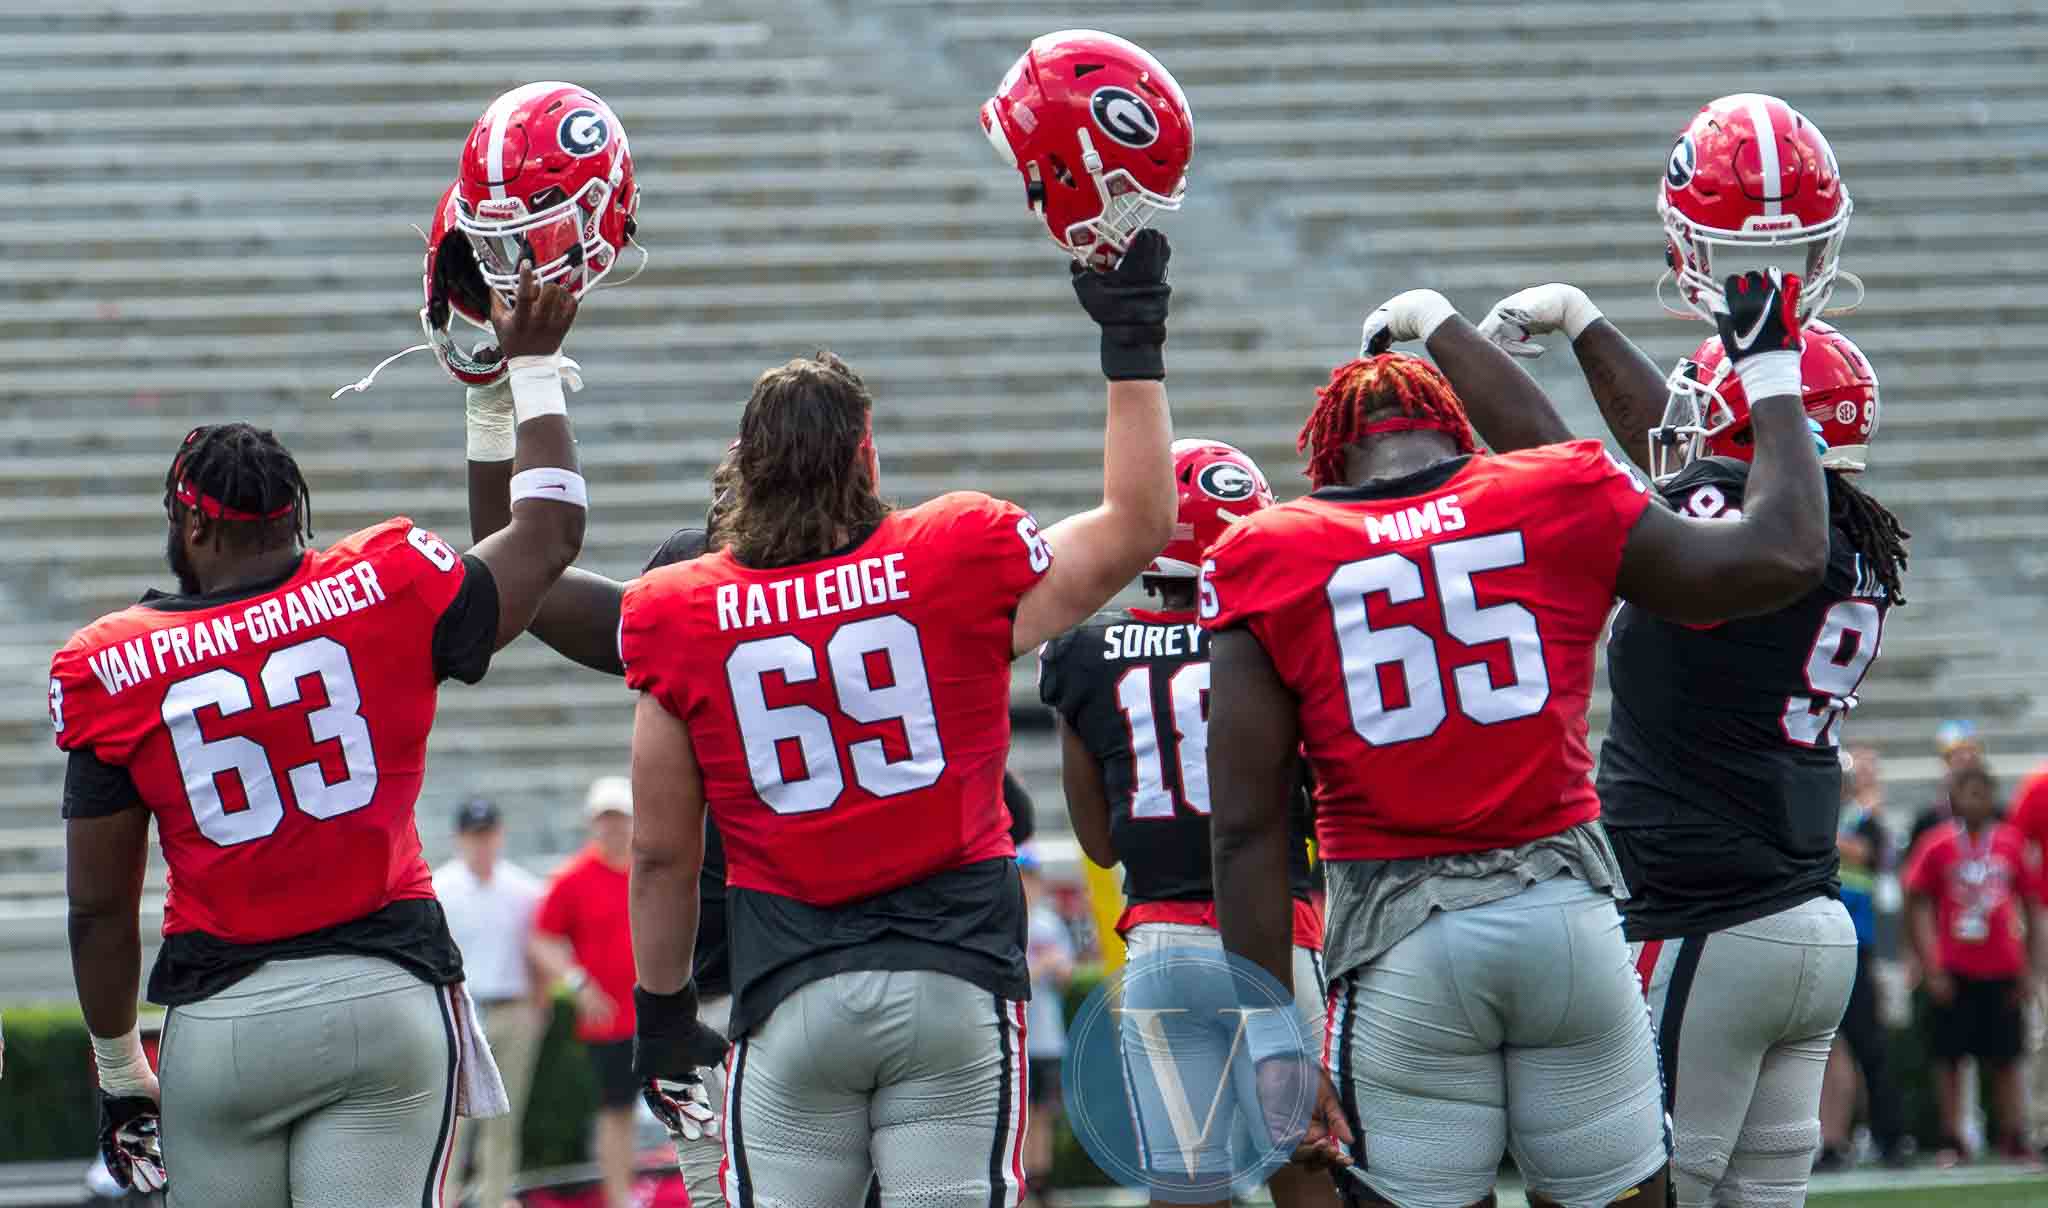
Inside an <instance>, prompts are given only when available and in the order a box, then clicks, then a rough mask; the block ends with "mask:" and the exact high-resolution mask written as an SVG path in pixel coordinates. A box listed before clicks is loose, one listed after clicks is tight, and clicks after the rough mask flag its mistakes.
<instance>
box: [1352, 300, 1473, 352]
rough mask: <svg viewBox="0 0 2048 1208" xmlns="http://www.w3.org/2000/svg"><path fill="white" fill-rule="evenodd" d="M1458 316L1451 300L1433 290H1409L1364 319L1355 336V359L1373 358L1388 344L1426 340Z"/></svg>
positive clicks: (1386, 302)
mask: <svg viewBox="0 0 2048 1208" xmlns="http://www.w3.org/2000/svg"><path fill="white" fill-rule="evenodd" d="M1457 313H1458V308H1457V307H1455V306H1452V305H1451V300H1450V299H1449V298H1446V297H1444V296H1443V295H1442V294H1440V293H1438V292H1436V291H1435V290H1433V289H1411V290H1409V291H1408V292H1407V293H1405V294H1395V295H1394V296H1393V297H1391V298H1389V299H1387V300H1386V301H1385V302H1383V303H1381V304H1380V308H1379V309H1378V310H1375V311H1373V312H1372V313H1371V314H1369V315H1367V316H1365V327H1364V329H1363V330H1362V331H1360V332H1359V336H1358V355H1359V356H1362V357H1369V356H1375V355H1377V354H1379V353H1382V352H1385V351H1386V350H1387V347H1388V346H1389V345H1392V344H1405V343H1407V342H1408V341H1410V340H1427V339H1429V337H1430V335H1431V334H1432V333H1433V332H1435V331H1436V329H1437V328H1438V327H1439V326H1441V325H1442V324H1443V321H1444V320H1445V319H1448V318H1450V317H1451V316H1452V315H1455V314H1457Z"/></svg>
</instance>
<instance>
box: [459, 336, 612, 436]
mask: <svg viewBox="0 0 2048 1208" xmlns="http://www.w3.org/2000/svg"><path fill="white" fill-rule="evenodd" d="M560 368H561V373H562V384H563V385H564V386H567V387H568V388H569V389H570V391H571V392H574V391H577V390H581V389H583V373H582V369H583V367H582V366H581V365H578V364H577V363H576V362H575V361H574V360H571V359H570V358H568V357H563V358H561V366H560ZM463 401H464V403H465V407H464V411H465V414H466V415H467V417H468V431H469V441H468V449H469V453H468V456H469V460H471V461H511V460H512V456H513V452H514V449H515V448H516V447H517V443H518V435H517V433H518V430H519V422H518V419H517V418H516V417H515V416H514V415H513V413H512V376H511V375H510V374H505V375H504V376H501V377H500V378H498V380H497V381H495V382H492V383H491V384H490V385H488V386H470V387H467V388H465V389H464V391H463Z"/></svg>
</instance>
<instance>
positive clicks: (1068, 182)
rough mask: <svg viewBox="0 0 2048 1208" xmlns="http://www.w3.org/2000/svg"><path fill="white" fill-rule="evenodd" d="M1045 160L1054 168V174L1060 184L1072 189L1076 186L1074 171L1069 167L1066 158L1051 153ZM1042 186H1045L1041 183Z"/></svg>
mask: <svg viewBox="0 0 2048 1208" xmlns="http://www.w3.org/2000/svg"><path fill="white" fill-rule="evenodd" d="M1045 160H1046V163H1047V164H1048V165H1050V166H1051V168H1052V175H1053V179H1054V180H1057V181H1059V182H1060V184H1061V185H1063V186H1065V187H1066V188H1069V189H1071V188H1074V187H1075V185H1074V173H1073V172H1072V171H1071V170H1069V169H1068V167H1067V161H1066V160H1063V159H1061V158H1060V157H1059V156H1057V155H1050V154H1049V155H1047V156H1046V157H1045ZM1040 187H1041V188H1043V187H1044V186H1043V185H1041V186H1040Z"/></svg>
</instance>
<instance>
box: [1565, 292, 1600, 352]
mask: <svg viewBox="0 0 2048 1208" xmlns="http://www.w3.org/2000/svg"><path fill="white" fill-rule="evenodd" d="M1600 317H1601V315H1600V308H1599V307H1597V306H1595V305H1593V299H1591V298H1588V297H1587V296H1586V291H1585V290H1582V289H1573V290H1572V291H1571V292H1570V293H1569V294H1566V295H1565V300H1564V334H1565V338H1566V339H1569V340H1576V339H1578V338H1579V333H1580V332H1582V331H1584V330H1586V329H1587V328H1588V327H1591V326H1592V325H1593V320H1595V319H1598V318H1600Z"/></svg>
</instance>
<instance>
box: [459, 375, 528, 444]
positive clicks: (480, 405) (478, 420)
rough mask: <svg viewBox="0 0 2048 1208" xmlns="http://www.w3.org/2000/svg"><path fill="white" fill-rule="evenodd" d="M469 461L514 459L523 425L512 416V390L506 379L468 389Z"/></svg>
mask: <svg viewBox="0 0 2048 1208" xmlns="http://www.w3.org/2000/svg"><path fill="white" fill-rule="evenodd" d="M465 400H466V403H467V407H466V409H465V415H466V417H467V421H468V422H467V425H466V427H467V430H468V433H469V460H471V461H511V460H512V453H513V450H514V448H515V447H516V446H517V444H518V431H519V425H518V423H517V422H516V421H515V420H514V419H513V418H512V391H511V390H510V388H509V387H507V386H506V384H505V383H504V382H497V383H494V384H492V385H489V386H471V387H470V388H469V389H468V390H467V391H466V392H465Z"/></svg>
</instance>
